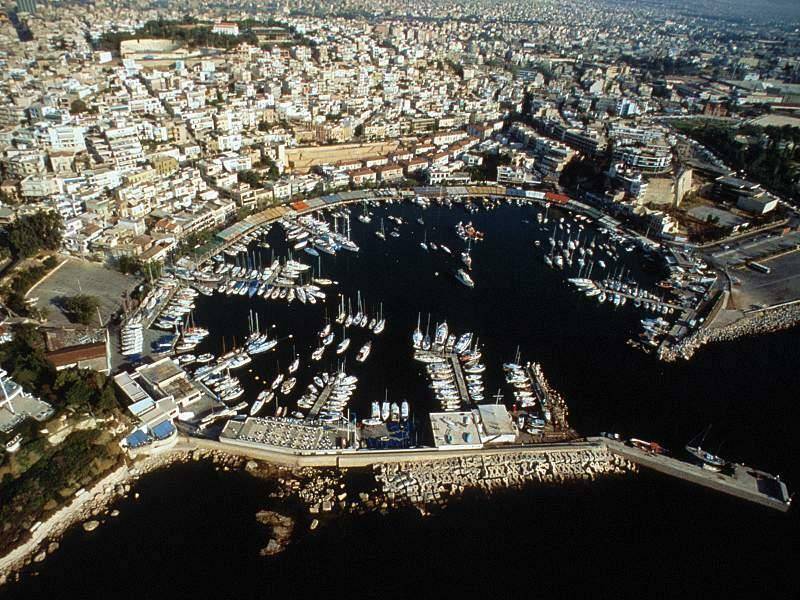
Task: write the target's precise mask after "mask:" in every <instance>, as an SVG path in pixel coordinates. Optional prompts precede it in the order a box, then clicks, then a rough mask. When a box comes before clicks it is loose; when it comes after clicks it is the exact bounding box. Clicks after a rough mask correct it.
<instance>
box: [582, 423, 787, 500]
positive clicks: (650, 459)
mask: <svg viewBox="0 0 800 600" xmlns="http://www.w3.org/2000/svg"><path fill="white" fill-rule="evenodd" d="M587 439H588V440H589V441H593V442H598V443H600V442H602V443H605V444H606V446H607V447H608V449H609V450H610V451H611V452H613V453H614V454H616V455H617V456H620V457H622V458H625V459H627V460H629V461H631V462H634V463H636V464H638V465H640V466H642V467H646V468H648V469H652V470H654V471H658V472H659V473H663V474H664V475H670V476H672V477H677V478H678V479H683V480H684V481H689V482H691V483H695V484H697V485H702V486H703V487H707V488H710V489H713V490H716V491H718V492H723V493H725V494H729V495H731V496H736V497H737V498H741V499H743V500H747V501H749V502H755V503H756V504H760V505H762V506H767V507H769V508H774V509H776V510H779V511H781V512H786V511H788V510H789V508H790V507H791V504H790V498H789V494H788V491H787V489H786V485H785V484H784V483H783V482H781V481H780V480H776V479H773V478H771V476H770V477H767V476H766V475H767V474H766V473H761V472H760V471H758V470H756V469H753V468H751V467H748V466H746V465H742V464H734V465H733V472H732V473H731V474H725V473H720V472H716V471H711V470H709V469H704V468H703V467H700V466H698V465H695V464H692V463H689V462H685V461H682V460H678V459H676V458H672V457H670V456H664V455H663V454H655V453H652V452H647V451H645V450H640V449H639V448H635V447H632V446H628V445H627V444H624V443H623V442H621V441H616V440H611V439H607V438H587Z"/></svg>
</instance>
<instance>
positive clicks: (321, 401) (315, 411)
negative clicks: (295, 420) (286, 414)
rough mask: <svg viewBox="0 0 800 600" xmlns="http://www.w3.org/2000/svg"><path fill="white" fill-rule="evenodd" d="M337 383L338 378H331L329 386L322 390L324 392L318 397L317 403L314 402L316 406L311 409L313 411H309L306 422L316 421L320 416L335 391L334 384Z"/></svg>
mask: <svg viewBox="0 0 800 600" xmlns="http://www.w3.org/2000/svg"><path fill="white" fill-rule="evenodd" d="M335 381H336V378H331V380H330V381H329V382H328V384H327V385H326V386H325V387H324V388H322V391H321V392H320V393H319V396H318V397H317V401H316V402H314V406H312V407H311V410H309V411H308V415H306V420H308V421H315V420H316V419H317V417H318V416H319V413H320V411H321V410H322V407H323V406H325V403H326V402H327V401H328V397H329V396H330V395H331V391H333V384H334V382H335Z"/></svg>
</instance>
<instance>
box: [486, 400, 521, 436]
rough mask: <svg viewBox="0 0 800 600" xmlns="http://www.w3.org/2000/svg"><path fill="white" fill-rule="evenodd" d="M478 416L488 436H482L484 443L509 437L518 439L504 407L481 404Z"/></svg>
mask: <svg viewBox="0 0 800 600" xmlns="http://www.w3.org/2000/svg"><path fill="white" fill-rule="evenodd" d="M478 414H479V415H480V417H481V423H483V429H484V432H485V434H486V435H485V436H482V439H483V441H487V439H491V438H508V437H509V436H511V437H512V438H514V439H516V437H517V430H516V428H515V427H514V422H513V421H512V419H511V415H510V414H508V409H507V408H506V407H505V406H504V405H502V404H481V405H479V406H478Z"/></svg>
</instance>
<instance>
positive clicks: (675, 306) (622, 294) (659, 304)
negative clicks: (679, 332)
mask: <svg viewBox="0 0 800 600" xmlns="http://www.w3.org/2000/svg"><path fill="white" fill-rule="evenodd" d="M597 289H599V290H601V291H602V292H604V293H605V294H606V295H607V296H613V295H614V294H616V295H617V296H620V297H624V298H627V299H628V300H631V301H634V302H635V301H637V300H638V301H639V302H649V303H650V304H655V305H656V306H657V307H658V308H659V309H660V308H661V307H663V306H666V307H667V308H671V309H674V310H677V311H679V312H682V311H684V310H686V307H685V306H681V305H680V304H673V303H671V302H664V301H663V300H654V299H652V298H640V297H638V296H634V295H633V294H629V293H628V292H621V291H618V290H615V289H612V288H610V287H606V286H604V285H603V284H602V283H597Z"/></svg>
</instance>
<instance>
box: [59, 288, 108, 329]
mask: <svg viewBox="0 0 800 600" xmlns="http://www.w3.org/2000/svg"><path fill="white" fill-rule="evenodd" d="M62 306H63V309H64V312H65V313H66V315H67V316H68V317H69V318H70V320H72V321H77V322H78V323H80V324H82V325H89V324H91V322H92V319H93V318H94V317H95V316H96V314H97V309H98V308H100V301H99V300H98V299H97V298H95V297H94V296H89V295H86V294H78V295H76V296H67V297H66V298H64V299H63V301H62Z"/></svg>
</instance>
